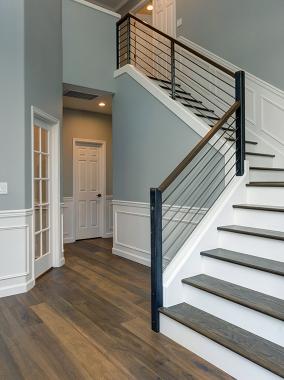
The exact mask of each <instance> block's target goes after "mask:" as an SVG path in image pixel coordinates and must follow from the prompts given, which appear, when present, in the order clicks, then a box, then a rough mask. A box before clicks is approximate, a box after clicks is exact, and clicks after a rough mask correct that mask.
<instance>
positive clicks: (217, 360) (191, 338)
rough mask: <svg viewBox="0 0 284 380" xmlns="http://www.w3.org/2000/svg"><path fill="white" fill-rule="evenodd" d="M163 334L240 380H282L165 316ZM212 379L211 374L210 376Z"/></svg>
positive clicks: (162, 326)
mask: <svg viewBox="0 0 284 380" xmlns="http://www.w3.org/2000/svg"><path fill="white" fill-rule="evenodd" d="M160 324H161V333H162V334H164V335H166V336H167V337H169V338H170V339H172V340H174V341H176V342H177V343H179V344H180V345H181V346H183V347H185V348H187V349H188V350H190V351H192V352H194V353H195V354H197V355H199V356H200V357H202V358H203V359H205V360H207V361H209V362H210V363H212V364H214V365H215V366H217V367H218V368H221V369H222V370H223V371H225V372H227V373H228V374H230V375H231V376H233V377H235V378H236V379H239V380H248V379H257V380H280V379H281V378H280V377H279V376H277V375H274V374H273V373H271V372H270V371H267V370H265V369H264V368H262V367H260V366H258V365H256V364H254V363H252V362H251V361H249V360H247V359H245V358H243V357H242V356H240V355H238V354H235V353H234V352H232V351H231V350H229V349H227V348H225V347H223V346H221V345H219V344H218V343H215V342H214V341H212V340H211V339H208V338H206V337H204V336H203V335H201V334H199V333H197V332H195V331H193V330H192V329H190V328H188V327H186V326H183V325H182V324H180V323H178V322H176V321H175V320H173V319H171V318H168V317H167V316H165V315H161V317H160ZM209 377H210V374H209Z"/></svg>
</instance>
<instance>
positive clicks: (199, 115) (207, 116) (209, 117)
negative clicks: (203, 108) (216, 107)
mask: <svg viewBox="0 0 284 380" xmlns="http://www.w3.org/2000/svg"><path fill="white" fill-rule="evenodd" d="M195 115H196V116H198V117H205V118H207V119H211V120H220V118H219V117H217V116H210V115H202V114H195Z"/></svg>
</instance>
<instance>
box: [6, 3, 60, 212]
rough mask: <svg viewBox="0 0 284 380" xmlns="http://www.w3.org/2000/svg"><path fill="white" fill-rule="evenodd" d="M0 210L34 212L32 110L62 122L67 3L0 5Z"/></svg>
mask: <svg viewBox="0 0 284 380" xmlns="http://www.w3.org/2000/svg"><path fill="white" fill-rule="evenodd" d="M0 55H1V59H0V84H1V85H0V133H1V138H0V181H1V182H8V190H9V194H8V195H2V196H1V195H0V209H1V210H9V209H14V210H16V209H23V208H30V207H31V200H32V194H31V180H32V172H31V164H32V162H31V106H32V105H34V106H36V107H38V108H40V109H42V110H43V111H45V112H47V113H49V114H51V115H53V116H55V117H57V118H59V119H60V118H61V110H62V103H61V102H62V27H61V0H49V1H45V0H25V1H24V0H2V1H1V2H0Z"/></svg>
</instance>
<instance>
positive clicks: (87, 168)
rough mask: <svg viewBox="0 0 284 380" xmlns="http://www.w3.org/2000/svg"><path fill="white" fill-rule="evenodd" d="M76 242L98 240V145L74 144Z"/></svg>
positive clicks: (100, 170)
mask: <svg viewBox="0 0 284 380" xmlns="http://www.w3.org/2000/svg"><path fill="white" fill-rule="evenodd" d="M74 159H75V162H74V165H75V172H74V175H75V178H74V180H75V212H76V215H75V217H76V240H79V239H92V238H96V237H101V236H102V230H103V228H102V227H103V226H102V223H103V196H104V194H103V178H104V173H103V170H104V168H103V166H104V165H103V162H102V160H103V157H102V145H100V144H91V143H84V142H81V143H76V144H75V155H74Z"/></svg>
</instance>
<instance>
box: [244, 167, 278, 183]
mask: <svg viewBox="0 0 284 380" xmlns="http://www.w3.org/2000/svg"><path fill="white" fill-rule="evenodd" d="M249 179H250V182H267V181H272V182H284V171H283V172H280V171H270V170H250V171H249Z"/></svg>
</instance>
